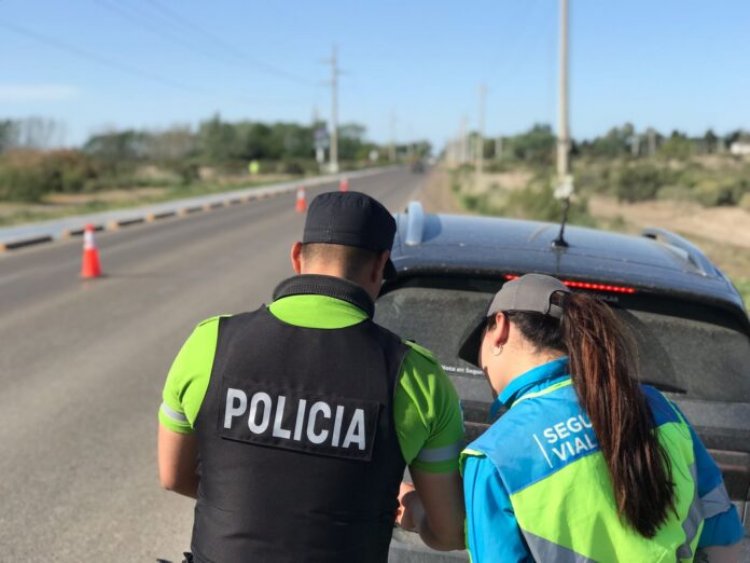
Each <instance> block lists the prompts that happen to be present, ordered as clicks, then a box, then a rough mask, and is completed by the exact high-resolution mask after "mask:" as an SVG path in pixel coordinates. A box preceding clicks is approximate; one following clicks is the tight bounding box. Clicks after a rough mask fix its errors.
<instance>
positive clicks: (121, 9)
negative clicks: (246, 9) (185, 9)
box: [93, 0, 231, 64]
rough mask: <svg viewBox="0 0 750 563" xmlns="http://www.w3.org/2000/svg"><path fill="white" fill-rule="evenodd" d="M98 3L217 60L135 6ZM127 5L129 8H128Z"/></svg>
mask: <svg viewBox="0 0 750 563" xmlns="http://www.w3.org/2000/svg"><path fill="white" fill-rule="evenodd" d="M93 1H94V2H95V3H96V4H98V5H99V6H101V7H102V8H105V9H107V10H109V11H111V12H114V13H116V14H118V15H119V16H120V17H122V18H124V19H126V20H128V21H131V22H134V23H135V24H136V25H139V26H143V27H144V28H145V29H146V30H148V31H150V32H151V33H153V34H154V35H157V36H158V37H159V38H161V39H169V40H170V41H172V42H173V43H175V44H178V45H180V46H182V47H185V48H187V49H189V50H191V51H192V52H194V53H198V54H199V55H201V56H203V57H207V58H209V59H212V60H217V59H216V57H215V56H214V55H212V54H209V53H207V52H205V51H203V50H202V49H198V48H196V46H195V45H193V44H192V43H190V42H188V41H185V40H184V39H183V38H182V37H181V36H180V35H179V34H176V33H174V32H173V31H171V30H167V29H164V27H162V26H160V25H159V24H156V23H154V22H153V21H151V19H150V18H148V17H147V16H146V17H143V14H142V13H138V12H136V11H135V10H134V9H133V6H127V5H126V4H118V3H115V2H111V1H110V0H93ZM126 6H127V8H126ZM220 62H222V63H225V64H226V63H227V61H226V60H221V61H220ZM230 64H231V63H230Z"/></svg>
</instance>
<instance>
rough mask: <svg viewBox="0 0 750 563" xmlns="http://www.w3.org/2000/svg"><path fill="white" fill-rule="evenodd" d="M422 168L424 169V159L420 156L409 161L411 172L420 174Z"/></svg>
mask: <svg viewBox="0 0 750 563" xmlns="http://www.w3.org/2000/svg"><path fill="white" fill-rule="evenodd" d="M424 169H425V166H424V161H423V160H422V159H421V158H417V159H415V160H414V161H412V163H411V171H412V172H415V173H418V174H421V173H422V172H424Z"/></svg>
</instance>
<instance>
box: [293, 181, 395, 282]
mask: <svg viewBox="0 0 750 563" xmlns="http://www.w3.org/2000/svg"><path fill="white" fill-rule="evenodd" d="M395 234H396V220H395V219H394V218H393V215H391V213H390V212H389V211H388V210H387V209H386V208H385V207H384V206H383V204H382V203H380V202H379V201H378V200H376V199H375V198H372V197H370V196H369V195H367V194H363V193H360V192H325V193H322V194H320V195H318V196H317V197H315V199H313V200H312V202H311V203H310V206H309V207H308V209H307V218H306V220H305V230H304V233H303V235H302V244H307V243H322V244H341V245H344V246H354V247H356V248H364V249H366V250H372V251H374V252H383V251H384V250H390V249H391V247H392V246H393V237H394V236H395ZM383 276H384V277H385V278H386V279H391V278H394V277H396V268H395V266H394V265H393V262H391V259H390V258H388V262H386V264H385V271H384V272H383Z"/></svg>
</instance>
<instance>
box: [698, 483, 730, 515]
mask: <svg viewBox="0 0 750 563" xmlns="http://www.w3.org/2000/svg"><path fill="white" fill-rule="evenodd" d="M701 504H702V505H703V518H705V519H706V520H708V519H709V518H713V517H714V516H716V515H718V514H721V513H722V512H726V511H727V510H729V509H730V508H731V507H732V501H730V500H729V494H728V493H727V489H726V487H725V486H724V483H723V482H721V483H719V485H717V486H716V487H714V488H713V489H711V490H710V491H709V492H708V493H706V494H705V495H703V496H702V497H701Z"/></svg>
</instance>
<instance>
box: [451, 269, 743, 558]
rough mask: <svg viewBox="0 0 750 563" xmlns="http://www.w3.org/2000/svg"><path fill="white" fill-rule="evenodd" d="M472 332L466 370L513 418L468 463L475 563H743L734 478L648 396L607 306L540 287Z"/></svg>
mask: <svg viewBox="0 0 750 563" xmlns="http://www.w3.org/2000/svg"><path fill="white" fill-rule="evenodd" d="M470 329H471V330H470V331H469V332H468V333H467V334H468V336H467V337H466V338H465V339H464V341H463V344H462V347H461V350H460V352H459V356H460V357H461V358H463V359H464V360H466V361H468V362H471V363H473V364H475V365H477V366H480V367H481V368H482V369H483V370H484V372H485V374H486V375H487V377H488V380H489V383H490V386H491V387H492V390H493V393H494V394H495V396H496V397H497V400H496V402H495V403H494V406H493V408H494V410H495V411H499V409H500V408H501V407H505V408H507V409H509V410H508V411H507V412H506V413H505V414H504V415H503V416H502V417H501V418H500V419H499V420H498V421H497V422H495V423H494V424H493V425H492V426H491V427H490V428H489V430H488V431H487V432H485V433H484V434H483V435H482V436H480V437H479V438H478V439H477V440H475V441H474V442H472V443H471V444H470V445H469V446H468V447H467V449H466V450H465V451H464V452H463V455H462V466H463V476H464V489H465V495H466V517H467V545H468V548H469V550H470V552H471V555H472V561H474V563H485V562H488V561H502V562H509V561H531V560H535V561H582V562H583V561H600V562H607V561H612V562H615V561H643V562H650V561H675V560H677V561H692V560H693V559H694V558H695V557H696V554H698V553H701V552H702V554H701V558H699V560H700V561H705V560H710V561H737V560H738V554H737V551H736V549H737V542H739V541H740V540H741V539H742V536H743V529H742V525H741V523H740V520H739V517H738V515H737V511H736V509H735V507H734V506H733V505H732V503H731V502H730V500H729V497H728V496H727V492H726V489H725V488H724V483H723V481H722V476H721V472H720V471H719V469H718V467H717V466H716V464H715V463H714V461H713V460H712V459H711V457H710V456H709V455H708V453H707V451H706V449H705V448H704V446H703V444H701V442H700V440H699V439H698V436H697V435H696V434H695V432H694V430H693V429H692V428H691V426H690V425H689V423H688V422H687V421H686V419H685V418H684V416H683V415H682V413H681V412H680V411H679V410H678V409H677V407H676V406H675V405H673V404H672V403H671V402H670V401H669V400H668V399H666V398H665V397H664V396H663V395H662V394H661V393H659V392H658V391H657V390H656V389H654V388H652V387H648V386H640V385H638V383H637V381H636V378H635V377H634V376H635V375H636V368H635V365H634V361H635V357H636V356H635V354H634V351H633V349H632V347H631V345H630V343H629V342H630V341H629V339H628V335H627V332H626V329H625V327H624V326H622V325H621V324H620V323H619V322H618V321H617V317H615V315H614V313H613V312H612V311H611V310H610V309H609V307H608V306H607V305H606V304H604V303H603V302H601V301H599V300H597V299H594V298H593V297H590V296H588V295H585V294H573V293H571V292H570V291H569V290H568V288H567V287H566V286H565V285H563V284H562V283H560V282H559V281H558V280H556V279H555V278H552V277H550V276H543V275H539V274H527V275H525V276H522V277H521V278H519V279H516V280H513V281H510V282H507V283H506V284H505V285H504V286H503V287H502V289H501V290H500V291H499V292H498V293H497V294H496V295H495V297H494V299H493V300H492V302H491V303H490V306H489V308H488V309H487V312H486V314H485V315H483V316H482V318H481V319H480V320H479V322H478V323H477V324H475V325H473V326H471V327H470ZM704 556H708V558H707V559H703V558H702V557H704Z"/></svg>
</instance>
